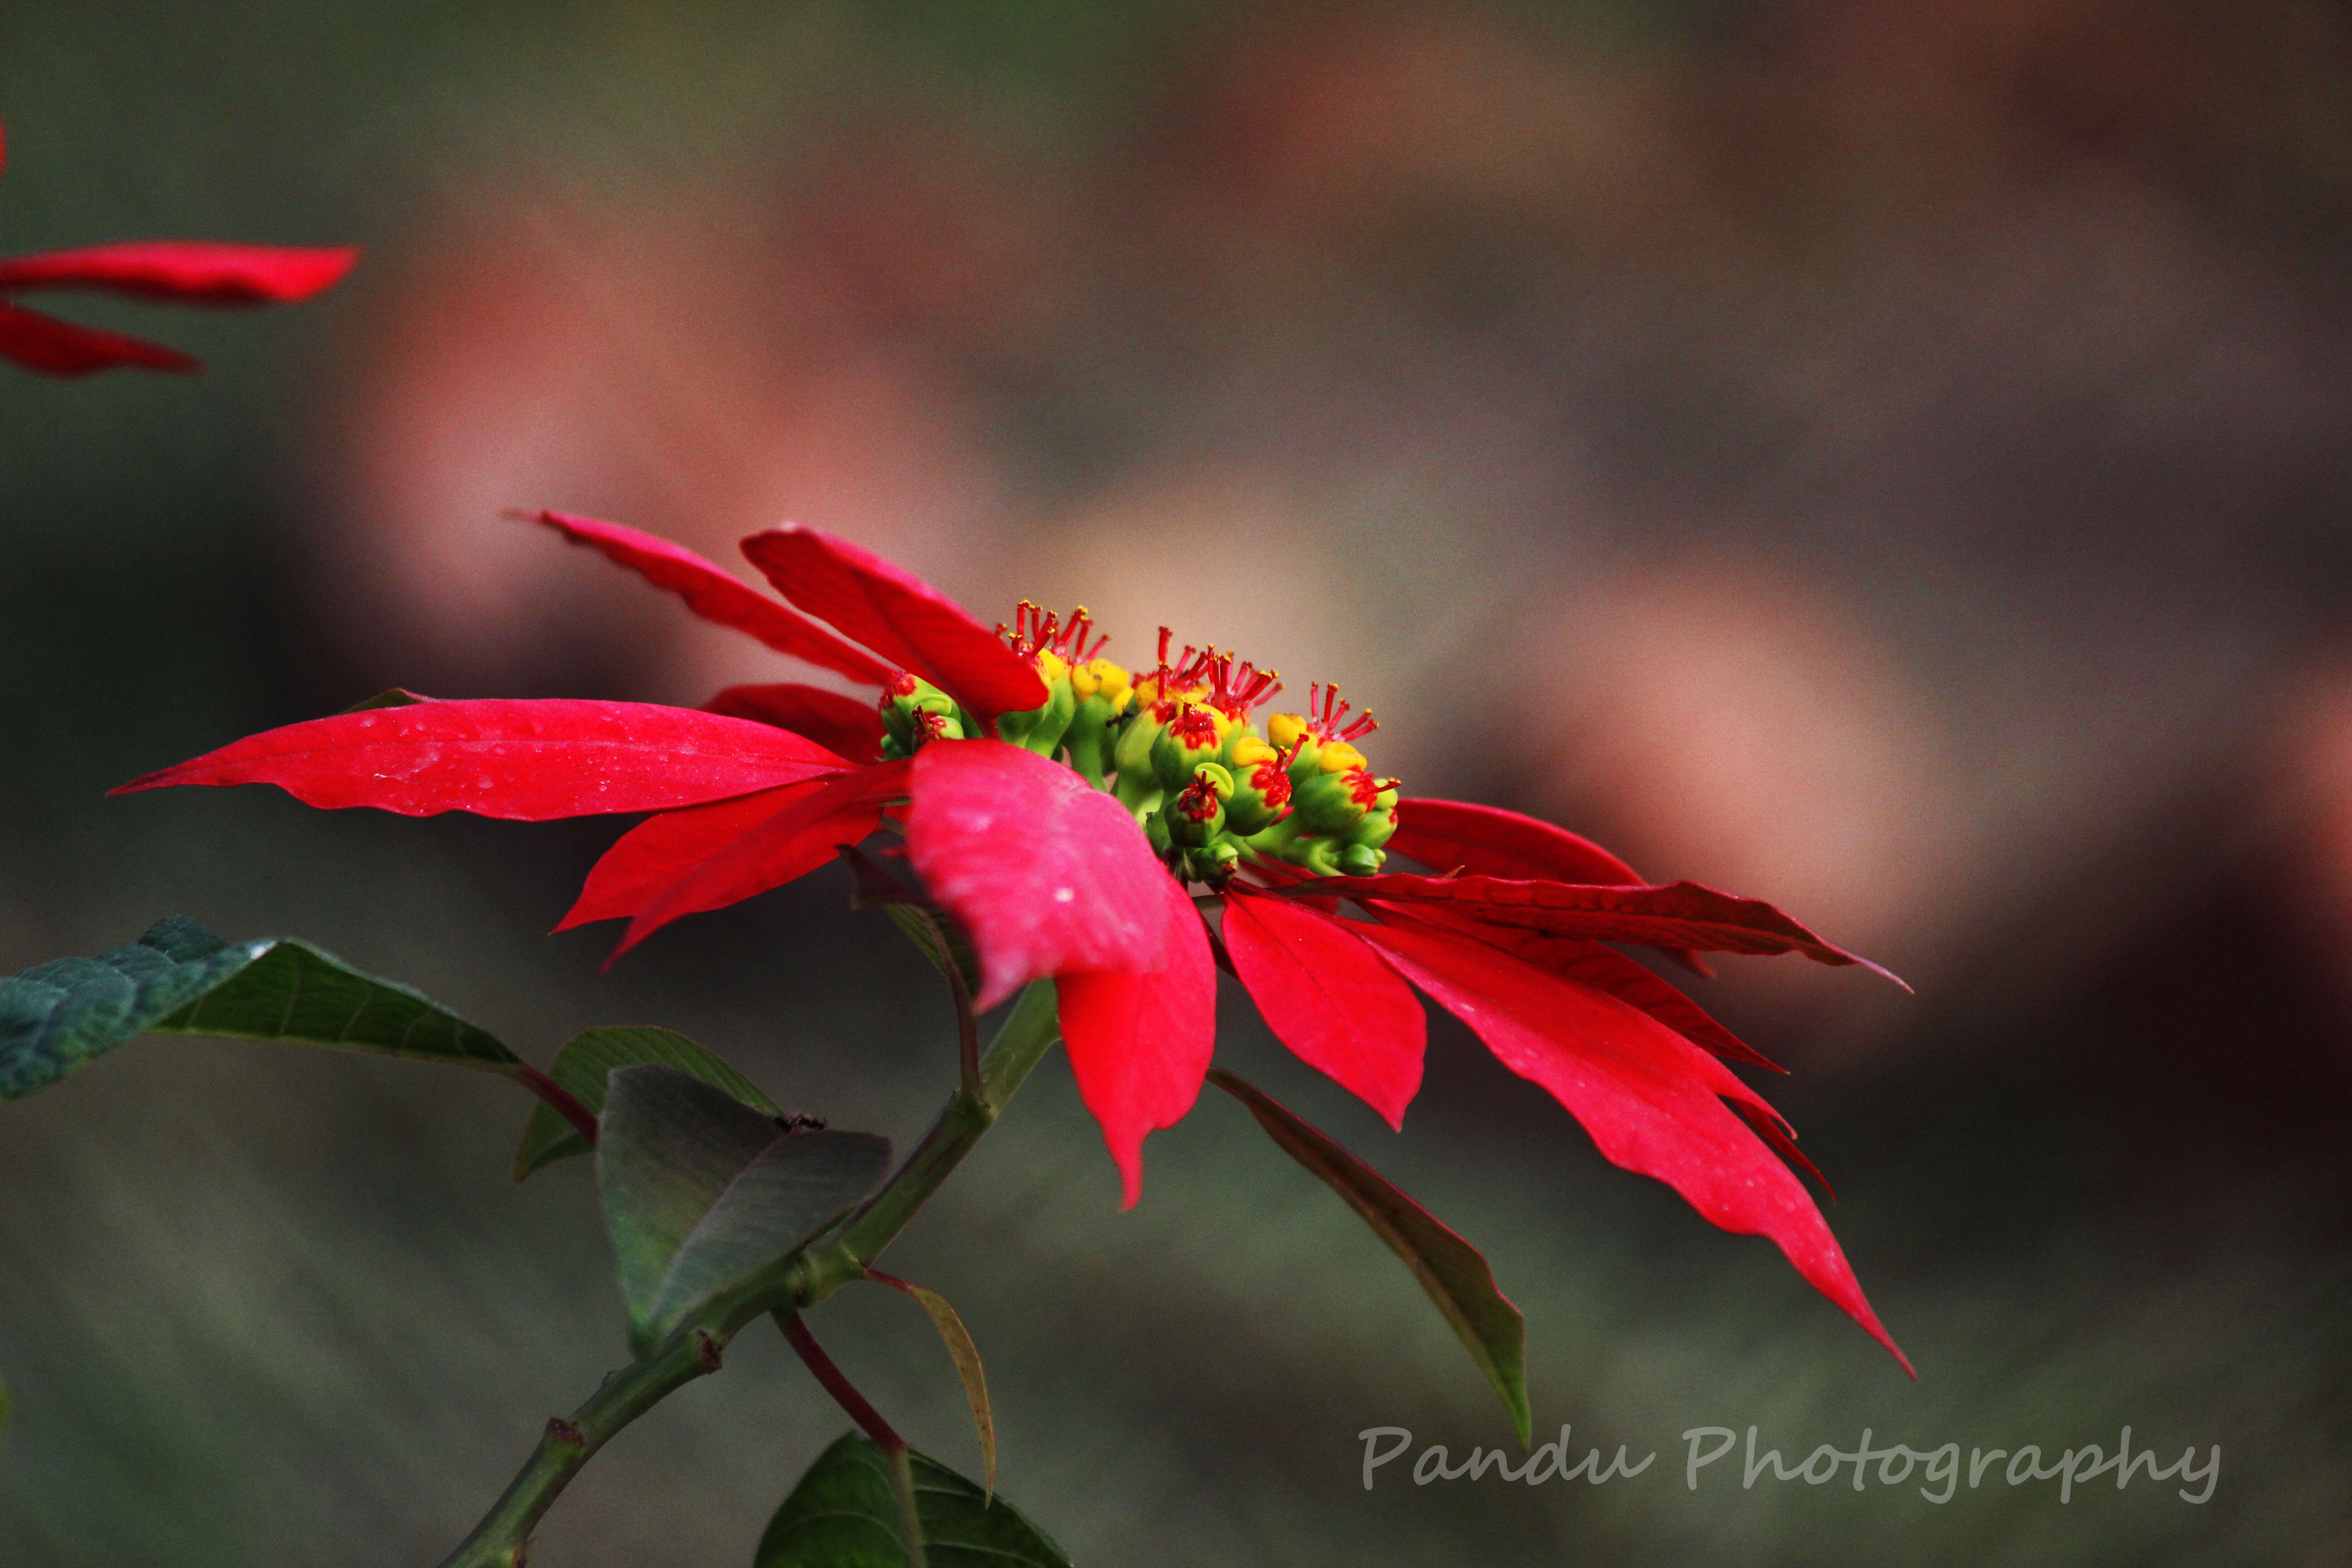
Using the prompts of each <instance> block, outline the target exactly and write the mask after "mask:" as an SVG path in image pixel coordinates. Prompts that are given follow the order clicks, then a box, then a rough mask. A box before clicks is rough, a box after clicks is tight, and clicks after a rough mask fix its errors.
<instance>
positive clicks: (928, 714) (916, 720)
mask: <svg viewBox="0 0 2352 1568" xmlns="http://www.w3.org/2000/svg"><path fill="white" fill-rule="evenodd" d="M877 708H878V710H879V711H880V712H881V715H882V754H883V756H885V757H891V758H895V757H911V756H913V755H914V754H915V752H917V751H919V749H921V747H923V746H924V745H925V744H926V743H928V742H932V741H961V740H962V739H964V738H965V737H966V736H967V735H971V734H976V733H978V731H976V730H974V729H973V728H972V727H971V725H970V724H969V723H968V722H967V720H968V717H969V716H968V715H966V714H965V713H964V712H963V710H961V709H960V708H958V707H957V706H956V703H955V699H954V698H952V697H950V696H949V695H948V694H947V693H946V692H944V691H941V690H940V689H939V688H938V687H936V686H933V685H932V684H931V683H930V682H929V681H928V680H925V679H921V678H920V677H919V676H914V675H909V674H908V673H907V672H906V671H905V670H900V671H899V672H898V677H897V678H896V679H893V680H892V681H891V683H890V684H889V686H888V687H887V689H884V691H883V693H882V700H881V701H880V702H879V703H878V704H877Z"/></svg>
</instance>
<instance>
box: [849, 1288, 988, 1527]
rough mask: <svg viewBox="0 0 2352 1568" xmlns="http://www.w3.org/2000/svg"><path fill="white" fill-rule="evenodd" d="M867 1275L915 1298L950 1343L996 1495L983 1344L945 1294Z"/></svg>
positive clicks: (942, 1337)
mask: <svg viewBox="0 0 2352 1568" xmlns="http://www.w3.org/2000/svg"><path fill="white" fill-rule="evenodd" d="M866 1278H867V1279H871V1280H873V1281H874V1282H875V1283H876V1284H877V1285H887V1286H888V1287H890V1289H893V1290H898V1291H902V1292H904V1293H905V1294H907V1295H908V1296H911V1297H913V1298H914V1300H915V1305H917V1306H919V1307H920V1308H922V1310H924V1312H925V1313H927V1314H928V1315H929V1318H930V1320H931V1326H932V1327H933V1328H935V1329H937V1330H939V1331H940V1339H942V1340H944V1341H946V1342H947V1347H948V1356H949V1359H950V1360H951V1361H953V1362H954V1363H955V1369H956V1376H958V1377H959V1378H961V1379H962V1380H963V1396H964V1398H965V1400H966V1401H967V1402H969V1403H970V1404H971V1424H972V1427H973V1429H974V1430H975V1431H977V1432H978V1433H979V1434H980V1459H981V1465H982V1468H983V1469H984V1470H985V1472H986V1474H987V1477H988V1486H987V1494H988V1495H989V1496H990V1497H994V1496H995V1495H996V1416H995V1415H994V1414H993V1413H992V1411H991V1410H990V1408H989V1404H988V1373H986V1372H985V1371H984V1370H982V1367H981V1364H980V1347H979V1346H978V1345H976V1344H974V1343H972V1340H971V1330H969V1329H967V1328H965V1327H964V1326H963V1320H962V1319H961V1318H959V1317H957V1316H956V1310H955V1309H954V1308H953V1307H951V1306H950V1305H949V1304H948V1299H947V1298H946V1297H945V1296H941V1295H940V1294H938V1293H937V1292H936V1291H931V1290H926V1289H923V1288H922V1287H921V1286H920V1285H910V1284H908V1282H907V1281H906V1280H904V1279H899V1278H898V1277H897V1276H896V1275H891V1274H884V1273H880V1272H878V1271H877V1270H874V1269H870V1268H869V1269H867V1270H866Z"/></svg>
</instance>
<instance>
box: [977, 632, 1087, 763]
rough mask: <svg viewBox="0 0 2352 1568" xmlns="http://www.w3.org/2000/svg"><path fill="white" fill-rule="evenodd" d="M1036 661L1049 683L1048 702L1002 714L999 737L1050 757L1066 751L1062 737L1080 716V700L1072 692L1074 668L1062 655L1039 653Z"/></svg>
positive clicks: (1047, 688) (998, 731)
mask: <svg viewBox="0 0 2352 1568" xmlns="http://www.w3.org/2000/svg"><path fill="white" fill-rule="evenodd" d="M1035 658H1036V664H1037V673H1038V675H1039V676H1040V677H1042V678H1043V679H1044V680H1045V690H1046V697H1045V702H1044V703H1043V704H1042V705H1041V706H1039V707H1035V708H1032V709H1030V710H1027V711H1026V712H1022V713H1000V714H998V715H997V719H996V734H997V738H998V739H999V740H1004V741H1010V742H1013V744H1014V745H1016V746H1026V747H1027V748H1028V749H1029V750H1031V751H1033V752H1036V753H1037V754H1038V755H1039V756H1041V757H1050V756H1052V755H1053V754H1054V753H1055V752H1058V751H1060V750H1061V749H1062V737H1063V735H1064V734H1065V733H1066V732H1067V731H1068V730H1069V728H1070V721H1071V720H1072V719H1073V718H1074V717H1076V713H1077V709H1078V700H1077V697H1076V694H1075V693H1073V692H1072V691H1071V689H1070V667H1069V666H1068V665H1067V664H1066V663H1064V662H1063V661H1062V659H1061V658H1060V657H1059V656H1058V655H1055V654H1053V653H1049V652H1048V653H1039V654H1037V655H1036V656H1035Z"/></svg>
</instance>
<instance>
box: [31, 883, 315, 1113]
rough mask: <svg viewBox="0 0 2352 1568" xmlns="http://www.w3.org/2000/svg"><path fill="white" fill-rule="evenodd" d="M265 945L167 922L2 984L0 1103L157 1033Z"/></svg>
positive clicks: (180, 921)
mask: <svg viewBox="0 0 2352 1568" xmlns="http://www.w3.org/2000/svg"><path fill="white" fill-rule="evenodd" d="M269 946H270V943H269V942H266V941H265V942H238V943H235V944H231V943H228V942H223V941H221V939H220V938H218V937H216V936H215V935H213V933H212V932H210V931H206V930H205V928H204V927H202V926H200V925H198V924H196V922H195V921H192V920H187V919H185V918H184V917H181V916H176V915H175V916H173V918H172V919H170V920H166V921H158V922H156V924H155V925H154V927H153V928H152V930H150V931H148V932H147V934H146V935H145V936H142V937H141V938H140V939H139V940H138V941H137V942H132V943H131V945H130V946H128V947H118V948H116V949H115V950H114V951H113V952H108V953H102V954H100V956H99V957H96V958H59V959H55V960H52V961H51V962H49V963H42V964H36V965H35V966H34V967H33V968H31V969H27V970H26V971H25V972H24V973H22V974H16V975H12V976H10V977H9V978H8V979H6V980H0V1100H14V1099H16V1098H17V1097H18V1096H20V1095H26V1094H30V1093H32V1092H33V1091H34V1090H35V1089H46V1088H47V1087H48V1086H49V1085H50V1084H52V1083H55V1082H56V1081H57V1080H58V1079H61V1078H63V1077H64V1076H65V1075H66V1074H68V1073H69V1072H71V1071H72V1070H73V1069H74V1068H78V1067H79V1066H81V1064H82V1063H84V1062H86V1061H88V1060H89V1059H90V1058H92V1057H95V1056H99V1055H100V1054H102V1053H104V1052H107V1051H110V1050H112V1049H113V1048H114V1047H117V1046H119V1045H121V1044H122V1042H124V1041H125V1040H129V1039H132V1038H135V1037H137V1036H139V1035H141V1034H142V1033H144V1032H145V1031H146V1030H148V1029H150V1028H152V1027H154V1026H156V1025H157V1024H158V1022H159V1021H160V1020H161V1019H163V1017H165V1016H167V1015H169V1014H171V1013H173V1011H175V1010H176V1009H178V1008H180V1007H183V1006H184V1005H186V1004H187V1003H188V1002H189V1001H190V1000H191V999H192V998H194V997H197V996H201V995H203V994H205V992H207V991H209V990H211V989H212V988H213V987H214V986H215V985H218V984H220V983H221V982H222V981H224V980H226V979H227V978H229V977H230V976H232V975H234V974H236V973H237V972H238V971H239V970H241V969H244V968H245V967H246V966H247V965H248V964H250V963H253V961H254V960H255V959H256V958H257V957H258V956H259V955H260V954H261V953H263V952H267V951H268V949H269Z"/></svg>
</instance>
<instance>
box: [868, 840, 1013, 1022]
mask: <svg viewBox="0 0 2352 1568" xmlns="http://www.w3.org/2000/svg"><path fill="white" fill-rule="evenodd" d="M840 853H841V858H842V859H843V860H845V862H847V863H848V866H849V872H850V875H851V877H852V878H854V879H856V888H855V889H854V890H853V891H852V892H851V894H850V896H849V907H850V908H851V909H853V910H871V909H879V910H881V911H882V912H883V913H884V914H886V915H887V916H889V917H890V923H891V924H892V925H894V926H897V927H898V930H899V931H900V932H901V933H902V934H903V935H904V936H905V937H906V939H907V940H908V942H913V943H914V944H915V947H916V950H917V951H918V952H921V953H922V955H923V956H924V957H925V958H926V959H929V961H930V965H931V967H932V968H933V969H936V970H938V971H939V972H940V974H941V975H942V976H943V977H945V978H946V979H947V980H949V981H950V983H954V982H957V981H961V983H962V984H963V994H965V995H966V996H976V995H978V994H980V959H979V956H978V955H977V954H976V953H974V952H972V950H971V941H970V939H968V938H967V937H966V936H965V935H964V933H963V931H962V929H961V927H959V926H958V925H957V924H956V922H955V921H954V920H953V919H952V918H951V917H950V916H949V915H948V913H947V912H946V911H945V910H941V909H940V907H939V906H938V905H937V904H935V903H933V902H931V901H930V900H929V899H927V898H925V897H924V896H923V895H922V894H920V893H919V892H917V891H915V890H914V889H912V888H909V887H908V886H907V885H906V884H905V883H904V882H901V881H899V880H898V878H896V877H893V876H892V875H890V873H889V872H888V871H887V869H885V868H884V867H883V865H882V863H881V862H880V861H878V860H877V859H875V858H874V857H872V856H871V855H868V854H867V853H866V851H864V850H863V849H860V848H858V847H856V845H854V844H850V845H844V846H843V847H842V848H841V851H840Z"/></svg>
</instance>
